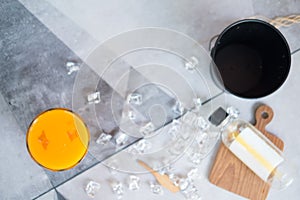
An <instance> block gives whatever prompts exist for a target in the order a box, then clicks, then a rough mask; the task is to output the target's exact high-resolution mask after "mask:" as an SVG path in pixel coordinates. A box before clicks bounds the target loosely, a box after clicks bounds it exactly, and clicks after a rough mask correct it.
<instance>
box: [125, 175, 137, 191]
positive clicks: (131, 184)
mask: <svg viewBox="0 0 300 200" xmlns="http://www.w3.org/2000/svg"><path fill="white" fill-rule="evenodd" d="M128 189H129V190H139V189H140V178H139V177H137V176H134V175H131V176H129V180H128Z"/></svg>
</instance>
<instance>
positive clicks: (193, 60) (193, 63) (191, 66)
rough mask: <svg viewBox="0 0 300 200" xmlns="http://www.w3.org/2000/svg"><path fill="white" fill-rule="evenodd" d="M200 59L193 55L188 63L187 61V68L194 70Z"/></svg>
mask: <svg viewBox="0 0 300 200" xmlns="http://www.w3.org/2000/svg"><path fill="white" fill-rule="evenodd" d="M198 63H199V61H198V59H197V58H196V57H195V56H192V57H191V58H190V59H189V60H188V61H187V62H186V63H185V69H187V70H189V71H193V70H194V69H195V68H196V67H197V65H198Z"/></svg>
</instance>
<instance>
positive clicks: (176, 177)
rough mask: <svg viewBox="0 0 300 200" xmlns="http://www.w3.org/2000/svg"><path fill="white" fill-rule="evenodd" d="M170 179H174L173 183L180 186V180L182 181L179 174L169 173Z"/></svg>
mask: <svg viewBox="0 0 300 200" xmlns="http://www.w3.org/2000/svg"><path fill="white" fill-rule="evenodd" d="M168 176H169V179H170V180H171V181H172V183H173V184H174V185H175V186H179V181H180V177H179V176H177V175H176V174H169V175H168Z"/></svg>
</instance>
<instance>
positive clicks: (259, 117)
mask: <svg viewBox="0 0 300 200" xmlns="http://www.w3.org/2000/svg"><path fill="white" fill-rule="evenodd" d="M273 116H274V112H273V110H272V108H271V107H269V106H267V105H261V106H259V107H258V108H257V109H256V112H255V119H256V124H255V127H256V128H257V129H258V130H260V131H262V132H265V130H266V129H265V128H266V126H267V125H268V124H269V123H270V122H271V120H272V119H273Z"/></svg>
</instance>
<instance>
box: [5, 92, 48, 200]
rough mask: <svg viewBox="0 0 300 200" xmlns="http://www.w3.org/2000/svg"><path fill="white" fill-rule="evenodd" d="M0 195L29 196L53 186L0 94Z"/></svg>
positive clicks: (28, 197)
mask: <svg viewBox="0 0 300 200" xmlns="http://www.w3.org/2000/svg"><path fill="white" fill-rule="evenodd" d="M0 122H1V123H0V130H1V131H0V135H1V140H0V160H1V164H0V172H1V173H0V196H1V199H16V200H18V199H31V198H33V197H35V196H37V195H39V194H40V193H42V192H44V191H47V190H49V189H50V188H52V185H51V183H50V181H49V178H48V177H47V175H46V174H45V172H44V170H43V169H42V168H41V167H40V166H38V165H37V164H36V163H35V162H34V161H33V160H32V159H31V157H30V156H29V154H28V152H27V148H26V144H25V134H24V132H23V131H22V130H20V128H19V121H18V120H16V119H15V118H14V115H13V113H12V112H11V111H10V106H9V105H8V104H7V103H6V102H5V101H4V98H3V96H2V95H1V94H0Z"/></svg>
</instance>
